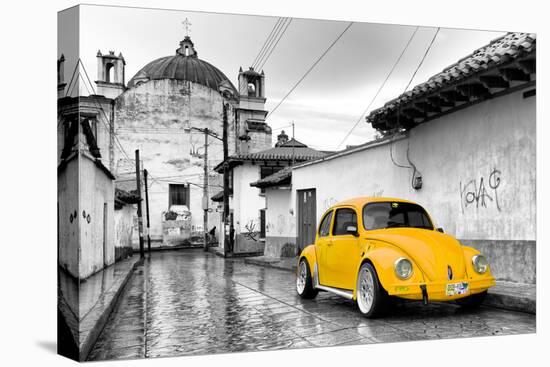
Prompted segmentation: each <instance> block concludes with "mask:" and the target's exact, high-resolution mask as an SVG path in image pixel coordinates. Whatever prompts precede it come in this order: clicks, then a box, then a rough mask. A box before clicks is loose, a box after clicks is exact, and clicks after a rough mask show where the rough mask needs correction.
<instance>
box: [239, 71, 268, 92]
mask: <svg viewBox="0 0 550 367" xmlns="http://www.w3.org/2000/svg"><path fill="white" fill-rule="evenodd" d="M239 94H240V95H241V96H242V97H248V98H265V75H264V72H263V71H262V72H261V73H258V72H257V71H256V70H254V68H253V67H249V68H248V70H246V71H242V68H241V69H239Z"/></svg>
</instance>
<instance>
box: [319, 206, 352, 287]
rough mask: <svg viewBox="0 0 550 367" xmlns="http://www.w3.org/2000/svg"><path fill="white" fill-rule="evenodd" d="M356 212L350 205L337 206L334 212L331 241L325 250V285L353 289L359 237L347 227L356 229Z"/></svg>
mask: <svg viewBox="0 0 550 367" xmlns="http://www.w3.org/2000/svg"><path fill="white" fill-rule="evenodd" d="M357 226H358V223H357V212H356V210H355V209H354V208H352V207H343V208H338V209H336V211H335V214H334V220H333V224H332V232H331V234H332V235H331V237H330V238H331V241H330V245H329V246H328V250H327V259H326V262H327V269H328V274H327V277H328V279H327V281H328V283H327V285H329V286H331V287H336V288H342V289H353V286H354V282H355V269H356V265H357V262H358V261H359V258H360V254H359V237H358V236H356V235H354V234H353V233H350V232H349V231H348V228H351V227H355V232H356V233H357V230H358V227H357Z"/></svg>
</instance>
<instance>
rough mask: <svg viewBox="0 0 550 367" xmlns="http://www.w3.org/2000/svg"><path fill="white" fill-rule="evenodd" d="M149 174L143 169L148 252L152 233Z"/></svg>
mask: <svg viewBox="0 0 550 367" xmlns="http://www.w3.org/2000/svg"><path fill="white" fill-rule="evenodd" d="M147 175H148V172H147V170H146V169H144V170H143V184H144V185H145V215H146V219H147V252H149V253H150V252H151V235H150V234H149V191H148V188H147Z"/></svg>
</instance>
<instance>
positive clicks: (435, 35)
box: [403, 27, 441, 93]
mask: <svg viewBox="0 0 550 367" xmlns="http://www.w3.org/2000/svg"><path fill="white" fill-rule="evenodd" d="M440 29H441V27H438V28H437V31H436V32H435V34H434V36H433V38H432V41H431V42H430V44H429V45H428V48H427V49H426V52H424V56H422V59H421V60H420V63H419V64H418V66H417V67H416V70H415V71H414V73H413V75H412V77H411V79H410V80H409V82H408V83H407V86H406V87H405V90H403V93H405V92H406V91H407V89H409V86H410V85H411V83H412V81H413V79H414V77H415V76H416V73H417V72H418V69H420V67H421V66H422V64H423V63H424V60H425V59H426V56H427V55H428V52H429V51H430V49H431V48H432V45H433V44H434V41H435V38H436V37H437V34H438V33H439V30H440Z"/></svg>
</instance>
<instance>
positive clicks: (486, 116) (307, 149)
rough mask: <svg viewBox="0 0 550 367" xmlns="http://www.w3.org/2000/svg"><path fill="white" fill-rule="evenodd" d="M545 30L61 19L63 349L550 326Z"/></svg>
mask: <svg viewBox="0 0 550 367" xmlns="http://www.w3.org/2000/svg"><path fill="white" fill-rule="evenodd" d="M536 40H537V36H536V34H534V33H528V32H506V31H486V30H484V31H481V30H469V29H452V28H443V27H428V26H417V25H395V24H379V23H367V22H351V21H349V22H347V21H333V20H319V19H304V18H292V17H284V16H280V17H267V16H253V15H238V14H221V13H201V12H190V11H175V10H162V9H143V8H125V7H109V6H95V5H79V6H75V7H72V8H69V9H65V10H62V11H60V12H59V13H58V60H57V75H58V78H57V84H58V87H57V111H58V119H57V178H58V201H57V223H58V227H57V229H58V270H57V273H58V287H57V292H58V312H57V319H58V352H59V353H60V354H61V355H64V356H66V357H69V358H72V359H75V360H78V361H98V360H111V359H115V360H116V359H129V358H134V359H137V358H154V357H167V356H185V355H199V354H216V353H234V352H248V351H267V350H286V349H297V348H300V349H301V348H315V347H326V346H340V345H368V344H373V343H386V342H388V343H389V342H401V341H411V340H433V339H448V338H463V337H473V336H490V335H507V334H521V333H534V332H535V327H536V322H535V321H536V317H535V309H536V292H535V288H536V191H535V179H536V154H535V140H536V134H535V125H536V114H535V111H536V103H535V101H536Z"/></svg>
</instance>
